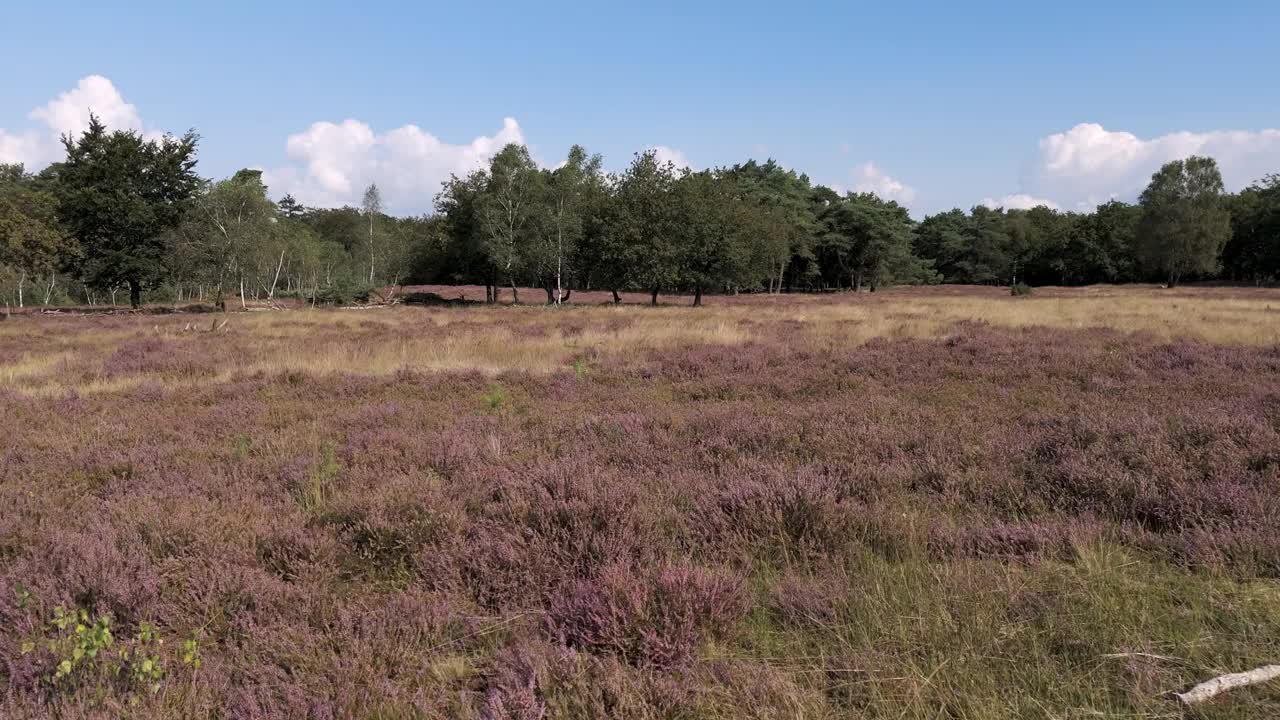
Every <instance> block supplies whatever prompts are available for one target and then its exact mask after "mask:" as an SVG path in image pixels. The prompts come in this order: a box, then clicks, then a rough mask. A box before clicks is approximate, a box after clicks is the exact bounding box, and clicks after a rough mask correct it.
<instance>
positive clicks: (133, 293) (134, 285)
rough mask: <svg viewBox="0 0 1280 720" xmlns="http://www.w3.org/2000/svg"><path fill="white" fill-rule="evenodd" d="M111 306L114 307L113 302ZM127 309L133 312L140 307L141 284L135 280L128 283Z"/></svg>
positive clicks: (113, 301)
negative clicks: (129, 308) (131, 309)
mask: <svg viewBox="0 0 1280 720" xmlns="http://www.w3.org/2000/svg"><path fill="white" fill-rule="evenodd" d="M111 304H112V305H115V300H112V301H111ZM129 307H131V308H133V309H134V310H137V309H138V308H140V307H142V283H140V282H138V281H137V280H130V281H129Z"/></svg>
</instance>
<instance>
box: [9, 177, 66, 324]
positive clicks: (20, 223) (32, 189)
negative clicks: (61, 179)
mask: <svg viewBox="0 0 1280 720" xmlns="http://www.w3.org/2000/svg"><path fill="white" fill-rule="evenodd" d="M72 257H74V248H73V246H72V245H71V244H70V243H69V242H67V240H66V238H65V237H64V235H63V233H62V230H61V228H60V227H59V225H58V220H57V217H56V201H55V199H54V197H53V196H52V195H51V194H50V193H48V192H46V191H44V190H41V189H39V188H38V187H37V184H36V183H35V182H34V181H33V178H32V177H31V176H29V175H27V174H26V173H25V172H24V170H23V167H22V166H21V165H0V266H7V267H8V268H9V269H10V272H11V273H12V275H13V276H14V289H15V296H16V297H15V299H16V300H17V305H18V307H23V306H24V305H26V293H25V289H26V285H27V283H28V282H32V281H35V282H38V283H39V285H40V287H42V288H43V289H44V296H43V303H44V304H48V303H49V300H50V297H51V296H52V294H53V287H54V284H55V283H56V282H57V271H58V268H59V266H60V265H61V264H63V263H65V262H67V261H68V260H69V259H70V258H72Z"/></svg>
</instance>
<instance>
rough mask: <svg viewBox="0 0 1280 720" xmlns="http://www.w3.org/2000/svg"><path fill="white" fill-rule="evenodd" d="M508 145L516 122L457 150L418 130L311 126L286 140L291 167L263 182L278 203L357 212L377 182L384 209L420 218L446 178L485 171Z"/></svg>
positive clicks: (357, 124) (519, 136)
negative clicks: (288, 198)
mask: <svg viewBox="0 0 1280 720" xmlns="http://www.w3.org/2000/svg"><path fill="white" fill-rule="evenodd" d="M508 143H520V144H523V143H524V134H523V132H522V131H521V130H520V125H519V123H517V122H516V121H515V119H514V118H505V119H504V120H503V122H502V127H501V128H500V129H499V130H498V131H496V132H495V133H494V134H493V135H482V136H480V137H477V138H475V139H474V140H472V141H471V142H469V143H464V144H461V145H453V144H450V143H447V142H444V141H442V140H440V139H439V138H437V137H436V136H434V135H432V134H431V133H429V132H427V131H425V130H423V129H422V128H420V127H418V126H417V125H405V126H403V127H399V128H396V129H394V130H389V131H386V132H382V133H379V132H375V131H374V130H373V128H371V127H369V125H367V124H365V123H363V122H361V121H359V120H354V119H348V120H344V121H342V122H341V123H332V122H317V123H313V124H312V125H311V127H309V128H307V129H306V130H304V131H303V132H300V133H297V134H294V135H290V136H289V138H288V140H287V141H286V142H285V149H286V151H287V153H288V155H289V158H290V160H291V161H292V164H290V165H286V166H284V167H280V168H275V169H271V170H267V171H266V172H264V173H263V180H264V181H265V182H266V183H267V185H268V186H270V187H271V189H272V192H273V193H274V194H276V195H284V194H285V193H289V194H292V195H293V196H294V197H296V198H297V199H298V200H299V201H301V202H303V203H305V204H308V205H317V206H322V207H333V206H339V205H347V204H350V205H354V204H357V203H358V202H359V201H360V197H361V195H362V194H363V192H364V189H365V188H366V187H368V185H369V184H370V183H374V182H376V183H377V184H378V187H379V189H381V190H382V194H383V197H384V199H385V200H386V202H387V205H388V207H389V208H391V209H399V210H425V209H426V208H428V207H430V205H431V199H432V198H433V197H434V196H435V194H436V193H437V192H438V191H439V190H440V183H442V182H443V181H445V180H447V179H448V178H449V175H450V174H457V175H464V174H466V173H468V172H470V171H472V170H474V169H476V168H480V167H483V166H484V165H486V164H487V163H488V161H489V159H490V158H491V157H493V155H494V154H496V153H497V152H498V151H499V150H501V149H502V148H503V146H505V145H507V144H508Z"/></svg>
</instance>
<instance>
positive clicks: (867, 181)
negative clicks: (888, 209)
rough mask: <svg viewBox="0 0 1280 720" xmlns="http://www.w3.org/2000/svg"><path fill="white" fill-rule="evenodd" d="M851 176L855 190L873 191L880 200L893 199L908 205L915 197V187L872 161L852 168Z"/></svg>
mask: <svg viewBox="0 0 1280 720" xmlns="http://www.w3.org/2000/svg"><path fill="white" fill-rule="evenodd" d="M853 178H854V180H853V181H854V185H853V189H854V190H855V191H857V192H870V193H875V194H876V195H879V196H880V198H881V199H882V200H895V201H897V202H898V203H899V204H901V205H909V204H911V201H913V200H915V198H916V189H915V188H913V187H911V186H910V185H907V184H906V183H904V182H902V181H901V180H898V179H897V178H893V177H890V176H889V175H886V174H885V173H884V171H882V170H881V169H880V168H878V167H876V164H875V163H873V162H867V163H863V164H862V165H859V166H858V167H856V168H854V170H853Z"/></svg>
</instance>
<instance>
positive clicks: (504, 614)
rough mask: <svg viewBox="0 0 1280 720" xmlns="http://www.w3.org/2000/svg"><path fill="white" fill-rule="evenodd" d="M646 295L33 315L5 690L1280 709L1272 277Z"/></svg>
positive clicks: (1278, 399)
mask: <svg viewBox="0 0 1280 720" xmlns="http://www.w3.org/2000/svg"><path fill="white" fill-rule="evenodd" d="M417 290H418V291H420V292H421V291H430V292H434V293H437V294H438V295H440V296H443V297H446V298H450V299H453V298H459V297H461V298H463V299H466V300H476V299H482V298H483V296H484V295H483V289H478V288H418V289H417ZM521 297H522V299H539V298H540V295H539V293H538V291H534V290H530V291H527V295H526V293H524V292H522V294H521ZM503 299H504V300H509V292H507V293H504V298H503ZM626 299H627V300H628V301H629V302H628V303H626V304H623V305H620V306H614V305H612V303H610V302H609V301H610V297H609V296H608V295H607V294H598V295H597V294H591V293H577V292H575V293H574V295H573V298H572V300H573V303H572V304H571V305H569V306H565V307H560V308H549V307H545V306H541V305H522V306H518V307H512V306H509V305H501V306H486V305H483V304H470V303H468V304H458V305H455V306H437V307H412V306H398V307H385V308H370V309H331V310H311V309H301V308H293V309H288V310H277V311H262V312H239V313H229V314H205V315H193V314H120V315H107V314H93V315H87V314H86V315H80V314H61V315H42V314H36V313H28V314H15V315H13V316H11V317H10V318H9V319H8V320H6V321H4V322H0V716H2V717H5V718H45V717H58V718H86V717H104V718H107V717H110V718H114V717H141V718H162V717H163V718H168V717H182V718H314V719H317V720H321V719H329V718H334V719H337V718H370V719H372V718H378V719H385V720H391V719H400V718H492V719H494V720H498V719H502V720H507V719H509V720H534V719H538V718H600V717H608V718H724V719H728V718H777V719H790V718H920V719H925V718H952V719H959V718H964V719H974V720H977V719H987V718H990V719H995V718H1011V719H1012V718H1093V717H1108V718H1109V717H1118V718H1159V717H1168V718H1176V717H1184V716H1187V715H1188V714H1189V715H1190V716H1192V717H1200V718H1262V717H1275V716H1280V685H1277V684H1271V685H1265V684H1264V685H1257V686H1254V687H1251V688H1245V689H1239V690H1235V691H1232V692H1231V693H1228V694H1225V695H1223V696H1221V697H1219V698H1217V699H1215V700H1213V701H1211V702H1208V703H1205V704H1203V705H1199V706H1197V707H1196V708H1195V709H1193V710H1184V709H1183V708H1181V707H1180V706H1179V705H1178V704H1177V703H1176V702H1175V701H1174V700H1173V699H1171V698H1170V696H1169V694H1168V693H1170V692H1171V691H1182V690H1185V689H1187V688H1188V687H1190V686H1191V685H1193V684H1195V683H1197V682H1200V681H1202V680H1206V679H1209V678H1211V677H1213V676H1216V675H1219V674H1222V673H1225V672H1233V671H1240V670H1247V669H1251V668H1254V667H1258V666H1261V665H1265V664H1267V663H1274V662H1280V582H1278V580H1280V291H1275V290H1252V289H1179V290H1159V289H1155V288H1143V287H1124V288H1102V287H1094V288H1085V289H1075V290H1067V289H1063V290H1053V289H1049V290H1040V291H1037V293H1036V294H1035V295H1034V296H1032V297H1026V298H1013V297H1010V296H1009V295H1008V290H1007V289H999V288H988V289H975V288H958V287H936V288H920V289H899V290H890V291H882V292H877V293H874V294H870V293H862V294H850V293H845V294H833V295H805V296H764V295H754V296H746V295H744V296H741V297H708V298H706V306H705V307H702V308H692V307H687V305H688V298H676V297H667V298H661V300H662V301H663V302H665V303H669V304H664V305H662V306H659V307H656V308H650V307H645V306H644V305H643V302H644V301H646V300H647V299H648V298H647V296H645V297H643V298H642V297H640V296H636V297H629V298H626Z"/></svg>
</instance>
